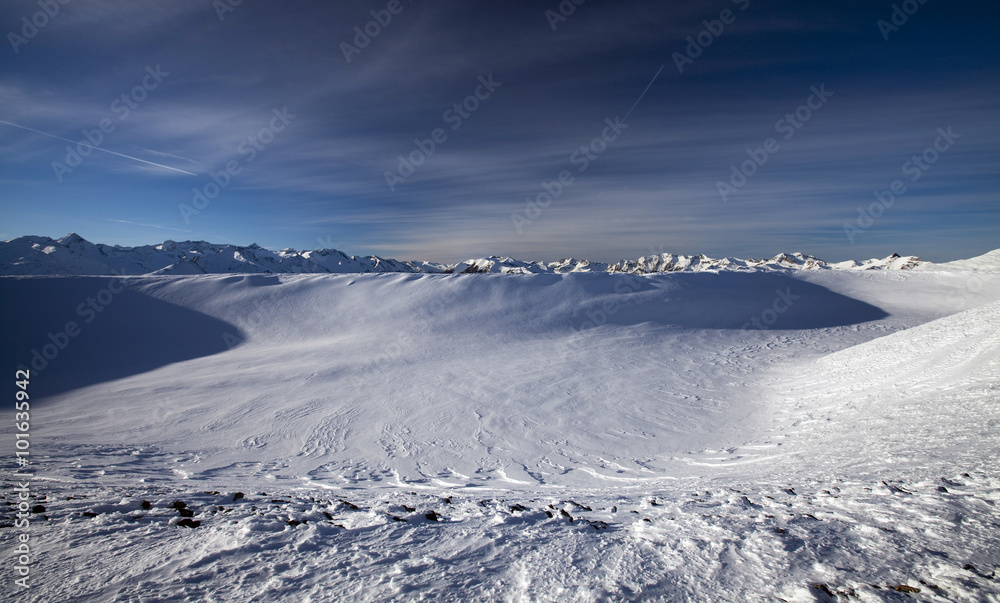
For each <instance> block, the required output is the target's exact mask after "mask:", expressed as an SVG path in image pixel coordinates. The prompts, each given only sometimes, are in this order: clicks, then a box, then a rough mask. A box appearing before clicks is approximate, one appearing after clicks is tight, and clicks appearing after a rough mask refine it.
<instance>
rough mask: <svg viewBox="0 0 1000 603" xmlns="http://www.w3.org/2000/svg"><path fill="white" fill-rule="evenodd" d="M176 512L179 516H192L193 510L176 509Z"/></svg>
mask: <svg viewBox="0 0 1000 603" xmlns="http://www.w3.org/2000/svg"><path fill="white" fill-rule="evenodd" d="M177 513H178V514H180V516H181V517H194V511H192V510H191V509H177Z"/></svg>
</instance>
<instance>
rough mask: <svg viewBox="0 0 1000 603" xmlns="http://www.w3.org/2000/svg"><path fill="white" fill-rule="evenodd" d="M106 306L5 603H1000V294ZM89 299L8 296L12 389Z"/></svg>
mask: <svg viewBox="0 0 1000 603" xmlns="http://www.w3.org/2000/svg"><path fill="white" fill-rule="evenodd" d="M122 280H124V281H126V282H127V291H128V292H129V293H128V295H129V297H126V296H125V294H122V295H121V296H120V297H115V298H114V300H113V301H112V303H110V304H107V305H106V307H105V308H104V310H103V311H102V312H101V313H100V314H99V315H98V318H97V319H95V320H94V321H93V322H92V323H88V324H86V325H85V326H82V327H81V328H82V329H84V332H83V333H82V334H81V335H80V336H79V337H78V338H77V337H74V338H73V339H72V340H71V341H70V342H69V344H68V345H67V347H66V349H65V350H62V351H60V352H59V354H58V355H56V357H55V358H52V359H51V360H49V363H48V365H47V366H46V367H45V369H44V370H43V371H42V372H41V373H40V375H39V376H38V378H37V380H33V382H32V384H33V385H32V387H35V386H36V385H37V387H39V388H40V390H39V391H43V390H41V388H42V387H44V383H45V381H46V380H49V379H52V380H58V379H59V378H60V376H61V375H64V374H65V375H71V374H77V373H79V371H80V369H86V370H85V372H86V373H87V374H88V377H87V379H86V380H84V381H79V382H75V383H73V382H72V381H71V382H70V383H69V385H68V386H63V387H54V388H53V390H52V393H51V394H50V395H46V396H42V397H41V398H40V399H37V400H36V401H35V403H36V404H37V406H35V407H33V409H34V410H33V412H34V413H35V414H34V415H33V419H34V420H33V427H34V429H33V431H32V438H33V439H32V442H33V444H32V445H33V448H32V450H33V451H36V452H33V454H36V453H37V456H33V457H32V458H33V462H34V463H35V465H34V466H33V469H34V471H35V473H36V475H37V477H36V478H35V482H34V483H35V484H37V486H36V491H37V495H40V496H44V498H38V499H36V500H35V501H34V502H33V504H39V505H41V506H42V507H43V509H44V510H40V511H38V512H37V513H36V515H35V516H33V519H32V524H31V525H32V539H33V542H36V543H37V544H36V546H37V547H38V548H37V549H36V550H37V551H38V556H37V563H36V565H35V566H34V567H33V572H34V573H33V576H36V577H38V582H37V583H36V584H37V587H33V589H32V590H31V591H28V592H26V593H25V600H29V601H49V600H68V599H73V600H80V601H114V600H119V601H129V600H144V599H150V600H166V601H195V600H211V599H217V600H236V601H261V600H277V601H300V600H359V601H391V600H400V601H401V600H431V599H435V600H445V601H468V600H472V601H599V600H662V601H678V600H689V601H748V600H785V601H800V602H806V601H817V600H821V601H834V600H849V599H852V598H856V599H858V600H862V601H882V600H885V601H896V600H904V599H905V598H907V597H916V598H917V599H918V600H927V601H935V600H957V601H984V600H991V599H990V597H994V598H996V597H1000V583H998V581H997V576H996V569H997V567H998V566H1000V537H998V536H997V534H1000V529H998V528H1000V516H998V514H997V511H996V509H997V506H996V505H997V503H998V502H1000V497H998V496H997V492H998V487H1000V473H998V471H997V467H998V466H1000V465H998V461H1000V458H998V456H1000V455H998V453H1000V445H998V441H1000V440H998V436H1000V404H998V402H1000V395H998V388H1000V385H998V384H1000V340H998V335H997V332H998V330H997V324H1000V302H998V301H997V300H1000V274H997V273H992V272H988V271H978V272H975V273H973V272H970V271H950V272H940V271H911V270H906V271H899V270H888V271H861V272H854V271H829V270H797V271H787V272H771V271H767V272H756V273H739V272H726V271H720V272H702V273H691V272H684V271H682V272H672V273H662V274H655V275H647V276H639V275H633V274H581V273H570V274H521V275H507V274H481V275H475V276H468V275H461V274H446V275H427V274H361V275H245V276H243V275H218V276H211V275H207V276H206V275H202V276H193V277H178V276H149V277H139V278H128V279H122ZM108 282H109V279H108V278H106V277H105V278H53V277H17V278H15V277H7V278H4V279H0V285H2V287H3V295H4V299H5V300H6V299H17V298H21V299H23V300H26V301H23V302H19V303H21V304H22V305H20V306H18V307H17V309H16V311H17V312H18V313H19V314H26V315H28V316H31V314H32V311H31V310H30V308H34V310H33V312H34V314H35V316H34V317H33V318H32V319H31V322H30V328H25V329H21V330H15V331H11V332H12V333H14V334H15V335H14V336H13V338H12V339H7V340H6V341H5V343H4V351H5V363H7V364H10V363H11V362H15V361H16V358H25V359H24V360H22V361H20V362H23V363H25V364H28V363H30V361H31V350H32V349H34V348H37V347H38V346H40V345H43V344H45V343H46V342H47V341H49V338H48V336H47V334H46V332H44V331H46V330H51V329H56V328H59V327H60V325H63V324H64V323H65V322H66V321H69V320H78V319H79V317H75V316H74V314H75V308H76V306H77V304H78V303H80V301H82V300H80V299H78V298H81V297H83V298H85V297H86V296H87V295H90V294H88V293H87V292H88V291H91V290H95V289H96V290H100V289H102V288H105V287H107V286H108ZM95 295H96V294H95ZM119 302H121V303H120V304H119ZM115 312H122V313H123V315H122V316H118V317H116V316H115V315H114V313H115ZM144 313H146V314H147V315H148V318H149V320H150V321H151V322H153V321H155V320H156V317H164V318H165V321H164V322H163V323H162V327H161V329H162V331H160V332H159V333H160V335H156V334H155V333H154V332H153V331H145V332H142V331H141V329H140V332H139V336H138V340H139V341H142V342H144V343H143V344H142V345H143V346H147V347H149V348H150V349H152V347H153V346H156V345H157V344H159V346H160V348H159V349H158V350H157V351H156V353H155V354H153V355H152V356H151V358H153V359H154V360H155V362H153V363H151V364H150V365H148V366H144V365H140V364H129V363H128V362H127V356H130V355H137V356H141V355H142V354H143V352H142V349H144V348H143V347H128V346H130V345H132V343H131V342H132V341H134V340H136V336H135V335H132V334H130V333H131V332H132V331H133V330H134V328H132V326H134V325H136V324H138V322H141V321H138V317H139V316H140V315H142V314H144ZM137 321H138V322H137ZM8 326H14V323H13V322H10V323H5V324H4V328H5V333H6V332H7V331H6V329H7V327H8ZM104 328H107V329H108V332H104V331H102V329H104ZM86 329H93V334H92V335H91V338H90V339H84V337H85V336H87V335H88V333H87V332H86ZM38 331H42V332H38ZM55 333H56V332H55V331H53V334H55ZM212 340H215V342H214V343H212ZM11 350H13V352H10V351H11ZM123 350H125V351H123ZM101 358H106V359H110V360H111V361H114V362H119V361H120V362H121V364H122V365H123V366H122V367H112V366H110V362H108V363H105V362H102V361H101V360H100V359H101ZM36 381H37V384H36ZM69 386H72V387H75V389H69ZM5 429H6V432H5V433H7V434H8V436H11V430H10V428H9V427H8V428H5ZM12 440H13V437H12V436H11V437H8V441H12ZM12 452H13V451H11V454H10V456H12ZM43 455H44V456H43ZM10 492H11V491H10V490H9V489H8V490H6V491H5V495H6V496H7V500H12V496H14V495H13V494H11V493H10ZM144 501H145V502H144ZM9 515H10V512H8V516H9ZM43 516H44V518H43ZM12 537H13V530H11V529H0V546H2V547H3V550H12V549H13V545H12V540H11V538H12ZM95 558H96V559H101V565H102V568H103V571H102V572H99V573H94V572H89V571H82V570H81V569H80V568H83V567H86V566H88V564H90V563H92V561H91V560H93V559H95ZM13 571H14V570H13V569H12V565H11V564H9V563H5V564H4V565H3V566H2V567H0V578H2V579H4V580H11V581H12V580H13ZM918 591H919V592H918Z"/></svg>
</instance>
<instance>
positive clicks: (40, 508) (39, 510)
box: [31, 505, 45, 513]
mask: <svg viewBox="0 0 1000 603" xmlns="http://www.w3.org/2000/svg"><path fill="white" fill-rule="evenodd" d="M31 512H32V513H44V512H45V507H43V506H42V505H35V506H33V507H31Z"/></svg>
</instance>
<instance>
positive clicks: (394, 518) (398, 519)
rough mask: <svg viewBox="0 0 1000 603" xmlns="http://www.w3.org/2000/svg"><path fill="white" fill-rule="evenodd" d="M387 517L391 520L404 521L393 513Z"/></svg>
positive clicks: (404, 521)
mask: <svg viewBox="0 0 1000 603" xmlns="http://www.w3.org/2000/svg"><path fill="white" fill-rule="evenodd" d="M389 519H391V520H393V521H402V522H403V523H406V520H405V519H403V518H402V517H396V516H395V515H390V516H389Z"/></svg>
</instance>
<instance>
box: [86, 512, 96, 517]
mask: <svg viewBox="0 0 1000 603" xmlns="http://www.w3.org/2000/svg"><path fill="white" fill-rule="evenodd" d="M83 516H84V517H97V513H94V512H93V511H84V512H83Z"/></svg>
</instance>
